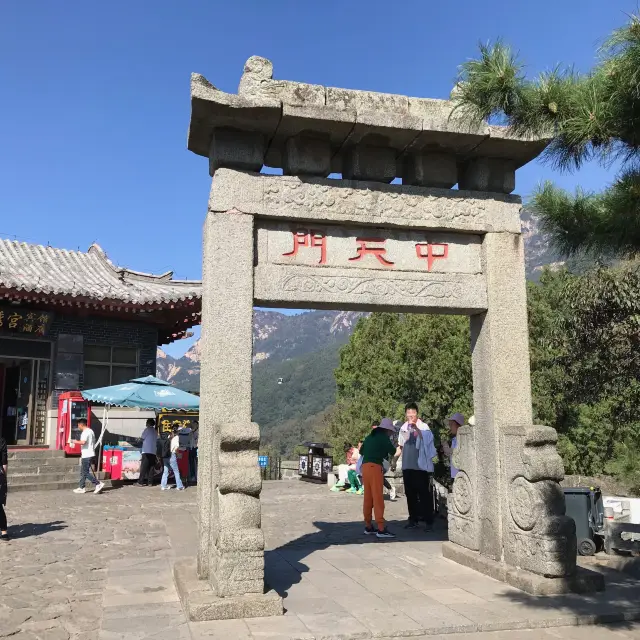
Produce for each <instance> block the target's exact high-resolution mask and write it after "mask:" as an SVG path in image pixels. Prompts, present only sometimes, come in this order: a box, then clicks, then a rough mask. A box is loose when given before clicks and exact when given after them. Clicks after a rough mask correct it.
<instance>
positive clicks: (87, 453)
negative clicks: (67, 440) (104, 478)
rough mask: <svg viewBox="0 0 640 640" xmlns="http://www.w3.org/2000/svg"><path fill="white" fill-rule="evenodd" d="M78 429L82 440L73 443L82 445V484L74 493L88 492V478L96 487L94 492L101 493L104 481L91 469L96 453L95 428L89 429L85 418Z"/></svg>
mask: <svg viewBox="0 0 640 640" xmlns="http://www.w3.org/2000/svg"><path fill="white" fill-rule="evenodd" d="M78 429H80V440H73V443H74V444H79V445H80V463H81V464H80V484H79V485H78V488H77V489H74V490H73V493H86V492H87V489H86V484H87V480H89V482H91V484H93V486H94V487H95V489H94V491H93V493H100V492H101V491H102V490H103V489H104V482H100V481H99V480H98V479H97V478H96V477H95V475H94V473H93V471H92V470H91V463H92V461H93V456H94V455H95V450H94V449H95V446H96V434H95V433H93V429H89V426H88V425H87V421H86V420H84V419H83V418H81V419H80V420H78Z"/></svg>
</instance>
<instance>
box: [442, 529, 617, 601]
mask: <svg viewBox="0 0 640 640" xmlns="http://www.w3.org/2000/svg"><path fill="white" fill-rule="evenodd" d="M442 555H443V556H444V557H445V558H448V559H449V560H453V561H454V562H457V563H458V564H461V565H463V566H465V567H469V568H470V569H473V570H474V571H478V572H480V573H483V574H485V575H487V576H489V577H491V578H494V579H495V580H501V581H502V582H506V583H507V584H510V585H511V586H513V587H516V588H517V589H521V590H522V591H525V592H526V593H530V594H531V595H534V596H554V595H559V594H562V593H592V592H594V591H604V588H605V587H604V576H603V575H602V574H600V573H596V572H595V571H589V570H588V569H583V568H581V567H578V569H577V570H576V572H575V574H574V575H572V576H567V577H564V578H545V577H544V576H541V575H538V574H536V573H531V572H530V571H526V570H524V569H517V568H515V567H510V566H508V565H506V564H503V563H501V562H496V561H495V560H491V559H489V558H487V557H485V556H483V555H481V554H480V553H478V552H477V551H471V550H470V549H465V548H464V547H461V546H460V545H457V544H454V543H453V542H444V543H443V544H442Z"/></svg>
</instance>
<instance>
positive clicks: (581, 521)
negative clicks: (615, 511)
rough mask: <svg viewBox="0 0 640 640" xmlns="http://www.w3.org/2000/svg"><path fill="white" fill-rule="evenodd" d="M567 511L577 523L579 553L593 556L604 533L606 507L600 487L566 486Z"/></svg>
mask: <svg viewBox="0 0 640 640" xmlns="http://www.w3.org/2000/svg"><path fill="white" fill-rule="evenodd" d="M564 500H565V504H566V508H567V510H566V513H567V515H568V516H569V517H570V518H573V521H574V522H575V523H576V538H577V541H578V553H579V554H580V555H581V556H592V555H593V554H594V553H595V552H596V551H597V550H598V544H597V540H598V539H599V536H600V535H602V530H603V525H604V509H603V506H602V494H601V492H600V489H598V488H594V487H571V488H569V487H566V488H565V489H564Z"/></svg>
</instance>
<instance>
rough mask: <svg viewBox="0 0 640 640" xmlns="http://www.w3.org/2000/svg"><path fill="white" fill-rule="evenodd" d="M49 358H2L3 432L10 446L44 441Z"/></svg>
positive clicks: (0, 404)
mask: <svg viewBox="0 0 640 640" xmlns="http://www.w3.org/2000/svg"><path fill="white" fill-rule="evenodd" d="M49 365H50V363H49V361H48V360H38V359H14V358H0V433H1V434H2V437H3V438H4V439H5V440H6V442H7V444H10V445H31V444H35V445H38V444H44V443H45V437H46V419H47V411H46V403H47V393H48V388H49V369H50V366H49Z"/></svg>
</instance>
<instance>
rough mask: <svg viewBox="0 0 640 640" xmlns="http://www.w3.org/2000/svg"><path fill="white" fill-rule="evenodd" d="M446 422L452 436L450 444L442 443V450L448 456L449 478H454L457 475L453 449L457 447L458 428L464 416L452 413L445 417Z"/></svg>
mask: <svg viewBox="0 0 640 640" xmlns="http://www.w3.org/2000/svg"><path fill="white" fill-rule="evenodd" d="M447 423H448V425H449V432H450V433H451V435H452V436H453V437H452V439H451V444H449V443H448V442H443V443H442V450H443V451H444V454H445V455H446V456H447V458H449V468H450V470H451V479H452V480H454V479H455V477H456V476H457V475H458V469H456V468H455V467H454V466H453V451H454V449H457V447H458V429H459V428H460V427H461V426H462V425H463V424H464V416H463V415H462V414H461V413H454V414H453V415H452V416H450V417H449V418H447Z"/></svg>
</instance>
